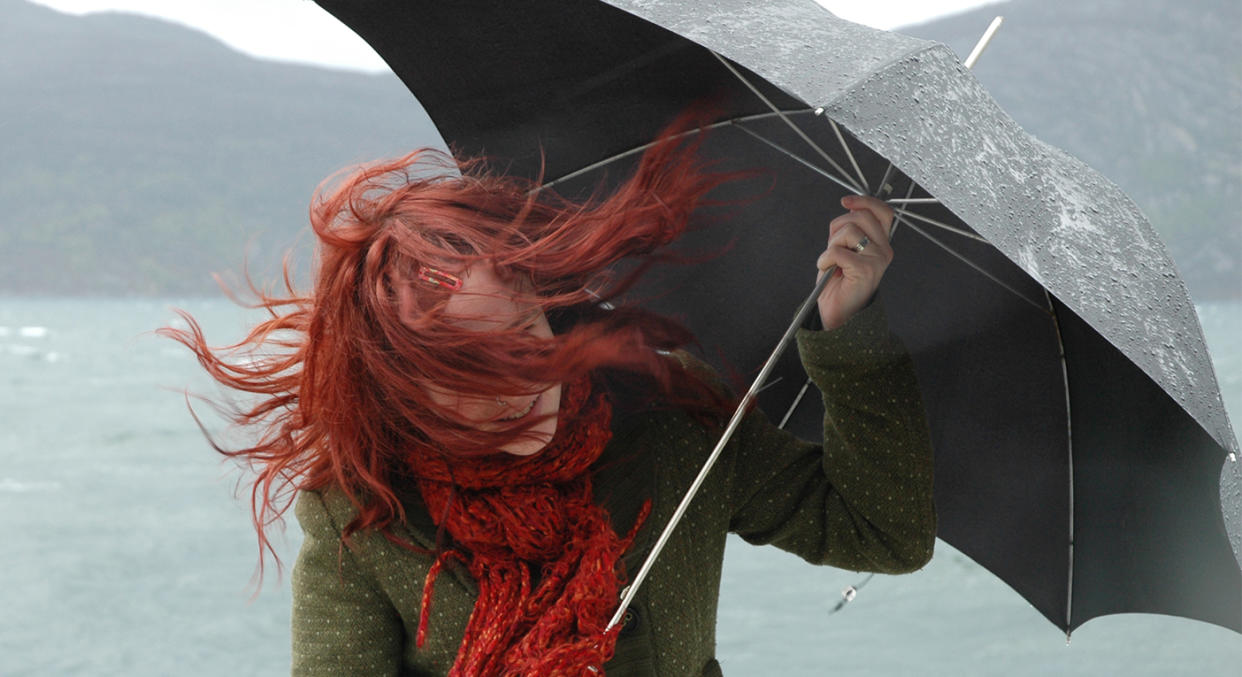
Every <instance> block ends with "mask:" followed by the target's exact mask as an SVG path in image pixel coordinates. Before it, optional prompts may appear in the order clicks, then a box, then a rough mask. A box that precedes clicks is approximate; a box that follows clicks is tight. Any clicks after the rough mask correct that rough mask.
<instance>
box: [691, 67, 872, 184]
mask: <svg viewBox="0 0 1242 677" xmlns="http://www.w3.org/2000/svg"><path fill="white" fill-rule="evenodd" d="M709 51H710V50H709ZM711 54H712V56H714V57H716V59H717V60H719V61H720V63H721V64H723V65H724V67H725V68H727V69H728V70H729V72H730V73H732V74H733V77H735V78H737V79H738V80H739V81H741V83H742V84H743V85H746V88H747V89H749V90H750V91H751V92H752V93H754V95H755V96H757V97H759V100H760V101H762V102H763V103H764V105H766V106H767V107H768V108H769V109H771V110H772V112H774V113H776V114H777V116H778V117H780V119H781V120H782V121H784V123H785V124H787V125H789V128H790V129H792V130H793V131H794V133H795V134H797V135H798V136H799V137H801V138H802V140H803V141H805V142H806V143H807V145H808V146H810V147H811V148H814V149H815V152H817V153H819V155H820V157H822V158H824V160H825V161H827V162H828V164H830V165H832V167H833V169H836V170H837V171H838V172H841V175H842V176H849V172H847V171H845V169H844V168H843V167H841V165H839V164H837V161H836V160H833V159H832V157H830V156H829V155H828V153H825V152H824V149H823V148H820V147H819V144H817V143H815V142H814V141H812V140H811V137H809V136H807V135H806V132H804V131H802V128H801V127H799V126H798V125H795V124H794V123H793V121H792V120H790V119H789V118H788V117H787V116H785V115H784V114H782V113H780V112H779V110H780V109H778V108H777V107H776V104H774V103H772V102H771V101H770V100H769V99H768V97H766V96H764V95H763V92H761V91H759V89H758V88H757V87H755V86H754V85H753V84H751V82H750V80H747V79H746V78H744V77H742V74H741V73H739V72H738V71H737V69H736V68H734V67H733V64H731V63H729V60H728V59H726V58H724V57H723V56H720V55H719V54H717V53H716V52H712V53H711ZM816 110H817V113H816V114H817V115H818V114H820V113H819V112H818V111H822V110H823V109H816ZM829 121H831V118H829ZM846 152H847V153H848V152H849V150H848V149H846ZM857 166H858V165H857V164H855V167H857ZM860 178H861V173H860ZM863 183H864V184H865V183H866V179H863ZM850 189H851V190H853V191H854V192H855V193H867V192H869V191H866V190H864V189H863V188H861V187H859V186H851V188H850Z"/></svg>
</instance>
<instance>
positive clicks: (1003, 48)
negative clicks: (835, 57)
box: [900, 0, 1242, 299]
mask: <svg viewBox="0 0 1242 677" xmlns="http://www.w3.org/2000/svg"><path fill="white" fill-rule="evenodd" d="M998 14H999V15H1003V16H1004V17H1005V24H1004V26H1003V27H1002V28H1001V30H1000V32H999V33H997V35H996V38H995V39H994V40H993V41H992V44H991V46H990V47H989V48H988V51H987V52H986V53H985V54H984V55H983V57H982V58H981V59H980V61H979V63H978V64H977V65H976V68H975V74H976V75H977V76H978V78H979V80H980V81H981V82H982V83H983V84H984V85H985V86H986V87H987V88H988V91H990V92H991V93H992V95H993V96H994V97H995V98H996V100H997V101H998V102H999V103H1000V104H1001V106H1002V107H1003V108H1004V109H1005V110H1006V111H1008V112H1009V114H1010V115H1012V116H1013V117H1014V119H1016V120H1017V121H1018V122H1019V123H1021V124H1022V125H1023V126H1024V127H1025V128H1026V129H1027V130H1029V131H1030V132H1032V133H1033V134H1035V136H1038V137H1039V138H1041V139H1043V140H1045V141H1047V142H1049V143H1051V144H1053V145H1055V146H1059V147H1061V148H1064V149H1066V150H1068V151H1070V152H1071V153H1073V154H1074V155H1076V156H1078V157H1079V158H1081V159H1082V160H1083V161H1085V162H1086V163H1087V164H1090V165H1091V166H1093V167H1095V168H1096V169H1099V170H1100V171H1101V172H1103V173H1104V175H1105V176H1108V177H1109V178H1111V179H1112V180H1113V181H1115V182H1116V183H1117V184H1118V185H1120V186H1121V187H1122V188H1123V189H1124V190H1125V191H1126V192H1127V193H1129V194H1130V196H1131V197H1132V198H1134V200H1135V202H1137V203H1138V205H1139V206H1140V207H1141V208H1142V209H1143V211H1144V212H1145V213H1146V214H1147V216H1148V217H1149V218H1150V219H1151V220H1152V223H1153V224H1154V225H1155V226H1156V228H1157V229H1158V230H1159V231H1160V233H1161V235H1162V236H1163V238H1164V241H1165V242H1166V243H1167V244H1168V246H1169V249H1170V251H1171V253H1172V255H1173V258H1174V260H1175V262H1176V263H1177V266H1178V268H1179V269H1180V270H1181V272H1182V275H1183V276H1184V277H1185V278H1186V281H1187V283H1188V285H1189V286H1190V290H1191V293H1192V295H1193V296H1194V297H1195V298H1196V299H1204V298H1209V297H1217V298H1220V297H1230V298H1242V2H1238V0H1190V1H1188V2H1181V1H1179V0H1081V1H1079V0H1010V2H1005V3H1001V4H996V5H991V6H987V7H983V8H980V9H977V10H974V11H971V12H968V13H964V14H960V15H956V16H952V17H948V18H945V19H942V20H939V21H935V22H931V23H927V24H922V25H919V26H914V27H907V28H903V29H900V30H901V32H903V33H907V34H909V35H914V36H917V37H921V38H928V39H932V40H938V41H941V42H944V43H947V44H949V45H950V46H951V47H953V48H954V49H955V50H956V51H957V52H958V54H960V55H961V56H962V57H965V56H966V55H967V54H968V53H969V52H970V49H971V48H972V47H973V46H974V44H975V42H976V41H977V40H978V38H979V36H980V35H981V34H982V33H983V31H984V29H986V28H987V26H988V23H989V22H990V21H991V20H992V18H993V17H994V16H996V15H998Z"/></svg>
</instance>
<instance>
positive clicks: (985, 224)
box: [320, 0, 1242, 632]
mask: <svg viewBox="0 0 1242 677" xmlns="http://www.w3.org/2000/svg"><path fill="white" fill-rule="evenodd" d="M320 4H321V5H323V6H325V8H327V9H328V10H329V11H330V12H332V13H333V14H335V15H336V16H337V17H338V18H340V19H341V20H342V21H343V22H344V23H345V24H347V25H348V26H350V27H351V28H353V29H354V30H355V31H356V32H357V33H359V34H360V35H361V36H362V37H363V38H364V39H366V40H367V41H368V42H369V43H370V44H371V45H372V46H373V47H375V49H376V50H377V51H378V52H379V53H380V55H381V56H383V57H384V58H385V59H386V60H387V61H388V63H389V64H390V65H391V66H392V68H393V70H394V71H395V72H396V73H397V75H398V76H400V77H401V78H402V80H403V81H404V82H405V83H406V85H407V86H408V87H409V88H410V90H411V91H412V92H413V93H414V94H415V96H416V97H417V98H418V100H419V101H420V102H421V103H422V104H423V106H424V107H425V108H426V109H427V111H428V112H429V113H430V115H431V116H432V118H433V120H434V121H435V122H436V124H437V126H438V127H439V129H440V131H441V133H442V135H443V136H444V138H445V139H446V140H447V141H448V142H449V143H450V144H452V145H453V147H454V148H455V149H456V150H458V151H461V152H464V153H467V154H485V155H489V156H492V157H496V158H500V159H503V161H504V166H505V167H506V168H507V169H508V170H509V171H511V172H513V173H518V174H526V175H528V176H535V175H537V174H538V172H539V171H540V169H541V168H542V170H543V171H544V176H545V177H546V178H548V179H551V180H552V182H553V183H556V184H557V187H558V189H560V190H562V191H565V192H570V193H573V192H575V191H578V190H585V189H588V188H589V187H592V186H595V185H598V184H599V183H600V182H601V181H604V180H607V177H615V176H618V175H622V174H624V170H625V168H626V166H627V162H629V161H630V160H632V159H634V157H635V156H636V154H637V151H639V150H641V148H642V147H643V145H644V144H645V143H647V142H649V141H650V139H651V138H653V137H654V136H655V134H656V133H657V132H658V131H659V130H660V129H661V128H662V127H663V126H664V125H665V124H667V123H668V121H669V120H670V119H672V118H673V117H674V116H675V115H676V114H678V113H679V112H681V111H683V110H685V109H686V108H687V107H688V106H690V105H692V104H694V103H696V102H701V101H704V100H709V101H711V102H712V103H713V104H714V105H715V106H717V107H718V110H720V111H721V114H720V116H719V123H718V124H717V125H714V127H716V129H715V130H714V131H713V132H712V133H711V135H710V136H709V140H708V142H707V144H706V146H705V147H704V153H705V154H707V155H708V156H710V157H712V158H714V159H717V160H719V161H720V162H721V163H722V165H723V166H727V167H736V168H755V167H760V168H764V170H765V171H766V172H768V174H767V176H768V177H770V178H771V180H772V187H771V189H770V191H769V192H768V193H767V194H765V196H764V197H763V199H759V200H752V201H749V202H746V203H745V204H742V205H740V206H737V207H736V208H735V209H734V210H733V211H734V212H735V213H734V214H733V216H732V217H731V218H730V219H729V220H727V221H726V222H725V223H724V224H722V225H715V226H713V227H711V228H708V229H704V230H703V231H700V232H696V233H694V234H693V235H692V236H691V237H689V238H688V239H687V240H686V241H684V242H682V243H680V246H681V247H683V248H686V249H687V250H688V251H691V252H699V253H701V252H703V251H716V250H719V248H720V243H721V242H724V241H728V242H731V243H732V246H731V248H730V249H729V250H728V251H727V253H725V254H723V255H721V256H717V257H715V258H713V259H712V260H711V261H709V262H707V263H705V264H703V265H698V266H695V267H694V268H693V270H688V269H681V270H665V271H662V272H661V273H660V274H659V275H657V276H654V277H653V278H652V279H651V280H650V282H651V283H652V284H655V285H658V287H659V288H660V289H661V290H662V291H661V292H660V293H658V294H657V293H655V292H653V291H652V289H654V287H648V288H647V289H646V290H645V291H644V290H641V289H640V290H639V291H638V293H639V294H640V295H642V294H646V295H647V296H649V297H651V301H650V302H651V303H652V305H653V306H654V307H655V308H657V309H660V310H664V311H666V312H670V313H673V314H676V315H678V316H680V317H682V318H683V319H685V320H686V322H687V324H688V325H689V326H690V327H691V329H693V330H694V331H695V332H696V334H697V335H698V336H699V337H700V339H701V341H702V342H703V344H704V345H705V346H707V349H708V350H707V352H708V355H709V357H711V356H712V355H714V354H716V353H714V352H713V350H714V349H716V348H719V350H720V351H721V352H720V355H722V356H723V357H722V359H721V364H722V365H726V366H729V367H733V368H740V369H750V368H755V367H757V366H758V364H759V362H761V361H762V359H763V357H765V356H766V355H767V354H768V351H769V350H770V348H771V343H772V341H774V340H775V339H776V338H777V337H779V336H780V334H781V330H782V328H783V326H784V325H785V324H786V323H787V322H788V318H789V315H790V314H791V313H792V312H793V309H794V308H795V307H796V306H797V305H798V302H799V301H800V299H801V298H802V297H803V296H804V295H805V294H806V292H807V291H809V287H810V283H811V279H810V277H811V276H810V274H809V273H808V269H809V268H810V267H811V263H812V260H813V258H814V254H813V252H817V251H819V250H820V249H822V246H823V242H824V240H825V237H826V224H827V221H828V220H829V218H830V216H831V215H832V214H833V213H834V212H836V211H839V206H837V199H838V198H839V196H840V195H842V194H844V193H845V192H868V193H872V194H877V195H881V196H883V197H885V198H888V199H890V200H891V202H892V204H893V205H894V206H895V207H897V208H898V210H899V214H900V219H899V221H900V225H899V227H898V230H897V232H896V234H895V238H894V248H895V249H896V251H897V257H896V259H895V261H894V263H893V265H892V267H891V268H890V270H889V272H888V274H887V275H886V277H885V280H884V282H883V284H882V286H881V296H882V298H883V303H884V306H885V309H886V311H887V312H888V314H889V318H890V323H891V325H892V326H893V328H894V331H896V332H897V333H898V334H899V335H900V336H901V337H902V338H903V340H905V342H906V344H907V345H908V346H909V348H910V349H911V353H912V355H913V357H914V360H915V365H916V370H917V372H918V376H919V380H920V384H921V387H922V388H923V395H924V399H925V402H926V405H927V408H928V417H929V421H930V423H931V427H932V433H933V441H934V443H935V446H936V472H937V480H936V481H937V488H936V501H937V510H938V512H939V517H940V536H941V537H942V538H943V539H945V540H946V541H948V542H950V543H952V544H953V545H954V546H955V547H957V548H958V549H959V550H961V551H962V552H964V553H966V554H967V555H969V556H971V557H972V558H974V559H975V560H976V561H978V562H979V563H981V564H982V565H984V566H986V567H987V568H989V569H990V570H992V571H993V572H994V573H996V574H997V575H998V576H1000V577H1001V578H1002V579H1003V580H1005V581H1006V582H1007V583H1009V584H1010V585H1011V586H1012V587H1013V588H1014V589H1015V590H1017V591H1018V592H1019V593H1020V594H1022V595H1023V596H1024V597H1025V598H1026V599H1027V600H1029V601H1030V602H1031V603H1032V604H1033V605H1034V606H1035V607H1036V608H1037V609H1038V610H1039V611H1040V612H1041V613H1043V614H1044V615H1045V616H1046V617H1047V618H1048V619H1049V620H1051V621H1052V622H1053V623H1056V624H1057V625H1058V626H1060V627H1062V628H1063V629H1065V630H1066V631H1067V632H1068V631H1070V630H1072V629H1073V628H1075V627H1077V626H1079V625H1081V624H1082V623H1084V622H1085V621H1087V620H1089V619H1091V618H1093V617H1096V616H1100V615H1104V614H1110V613H1120V612H1152V613H1166V614H1174V615H1180V616H1186V617H1190V618H1197V619H1201V620H1204V621H1208V622H1212V623H1217V624H1219V625H1223V626H1225V627H1229V628H1232V629H1234V630H1238V631H1242V572H1240V566H1239V561H1240V560H1239V556H1238V554H1237V553H1239V552H1242V540H1239V539H1240V538H1242V534H1240V533H1239V524H1238V522H1239V513H1240V512H1242V489H1240V487H1242V473H1240V472H1239V469H1238V465H1237V464H1236V463H1232V464H1229V465H1224V463H1225V460H1226V458H1227V457H1228V456H1229V455H1231V454H1233V453H1235V452H1236V451H1237V440H1236V437H1235V436H1234V433H1233V431H1232V428H1231V426H1230V424H1229V421H1228V418H1227V416H1226V414H1225V411H1224V407H1223V404H1222V402H1221V399H1220V394H1219V388H1218V386H1217V383H1216V379H1215V375H1214V373H1213V370H1212V366H1211V363H1210V361H1209V358H1208V355H1207V352H1206V350H1205V347H1204V341H1203V338H1202V332H1201V330H1200V328H1199V324H1198V319H1197V317H1196V315H1195V312H1194V307H1193V305H1192V304H1191V303H1190V300H1189V297H1188V293H1187V291H1186V288H1185V286H1184V285H1183V284H1182V283H1181V281H1180V279H1179V278H1178V276H1177V274H1176V273H1175V269H1174V267H1173V264H1172V262H1171V261H1170V259H1169V257H1168V255H1167V253H1166V252H1165V249H1164V246H1163V244H1162V243H1161V242H1160V240H1159V238H1158V237H1157V236H1156V234H1155V232H1154V230H1153V229H1152V228H1151V226H1150V224H1148V222H1147V221H1146V219H1145V218H1144V217H1143V215H1142V214H1141V213H1140V212H1139V210H1138V209H1137V208H1136V207H1135V206H1134V204H1133V203H1132V202H1131V201H1130V200H1129V199H1128V198H1127V197H1126V196H1125V195H1124V194H1122V193H1121V191H1120V190H1119V189H1118V188H1117V187H1116V186H1114V185H1113V184H1112V183H1110V182H1109V181H1107V180H1106V179H1104V178H1103V177H1102V176H1100V175H1099V174H1098V173H1096V172H1094V171H1093V170H1091V169H1090V168H1088V167H1086V166H1085V165H1083V164H1082V163H1081V162H1078V161H1077V160H1075V159H1074V158H1072V157H1070V156H1069V155H1067V154H1065V153H1064V152H1062V151H1060V150H1057V149H1056V148H1053V147H1051V146H1048V145H1046V144H1044V143H1042V142H1040V141H1038V140H1036V139H1034V138H1033V137H1031V136H1030V135H1028V134H1026V133H1025V132H1024V131H1023V130H1022V129H1021V128H1020V127H1019V126H1018V125H1017V124H1016V123H1014V122H1013V121H1012V120H1011V119H1010V118H1009V117H1008V116H1007V115H1006V114H1005V113H1004V112H1003V111H1001V110H1000V109H999V107H998V106H997V105H996V104H995V102H994V101H993V100H992V98H991V97H990V96H989V95H988V94H987V93H986V91H984V89H983V88H982V87H981V86H980V85H979V84H978V83H977V81H976V80H975V79H974V78H973V77H972V76H971V75H970V74H969V72H968V71H967V70H966V69H965V68H963V67H962V66H961V64H960V63H959V62H958V60H957V57H956V56H955V55H954V54H953V53H952V52H951V51H950V50H949V49H948V48H947V47H945V46H943V45H940V44H936V43H931V42H926V41H921V40H916V39H913V38H910V37H907V36H903V35H899V34H895V33H889V32H883V31H876V30H872V29H869V28H866V27H863V26H859V25H857V24H853V23H850V22H846V21H843V20H840V19H837V18H836V17H834V16H833V15H832V14H830V13H829V12H827V11H826V10H824V9H822V8H821V7H819V6H818V5H816V4H814V3H813V2H811V1H810V0H769V1H766V2H763V3H752V2H749V1H748V0H711V1H710V2H709V1H699V2H694V1H688V0H680V1H676V0H611V1H610V2H597V1H593V0H592V1H579V2H566V1H564V0H540V1H537V2H525V3H497V2H487V1H482V0H459V1H457V2H452V3H408V2H402V1H399V0H368V1H367V2H356V1H352V0H351V1H346V0H320ZM752 194H753V191H752ZM722 290H729V291H722ZM780 369H781V370H782V371H783V372H784V374H785V376H784V377H783V379H782V380H781V381H780V382H779V383H777V384H776V385H775V386H774V387H772V388H770V389H769V390H768V391H765V393H764V398H763V400H762V401H763V404H764V407H765V408H766V409H768V410H769V412H770V413H772V415H773V417H774V418H776V419H777V420H780V419H782V418H784V417H785V414H786V412H787V411H788V410H789V407H790V404H791V403H792V402H794V401H796V400H798V398H799V392H800V390H801V386H802V384H803V383H804V380H805V377H803V376H801V375H800V373H799V367H798V365H797V361H796V359H795V358H793V357H792V356H790V357H788V358H787V359H786V360H785V361H784V363H783V364H782V365H781V367H780ZM814 409H815V408H814V407H807V406H802V407H799V408H797V409H796V410H795V411H794V413H793V415H792V417H791V418H790V421H789V426H790V427H791V428H792V429H793V430H795V431H796V432H799V433H801V434H805V435H809V436H810V435H816V434H818V426H819V422H818V416H819V414H818V412H816V411H814ZM1222 466H1224V467H1223V473H1224V474H1223V475H1222ZM1222 495H1223V497H1224V501H1225V503H1224V509H1223V510H1222ZM1226 514H1228V515H1229V518H1228V520H1226V518H1225V516H1224V515H1226ZM1227 521H1228V524H1227ZM1231 539H1232V541H1233V543H1232V548H1231V543H1230V541H1231Z"/></svg>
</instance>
